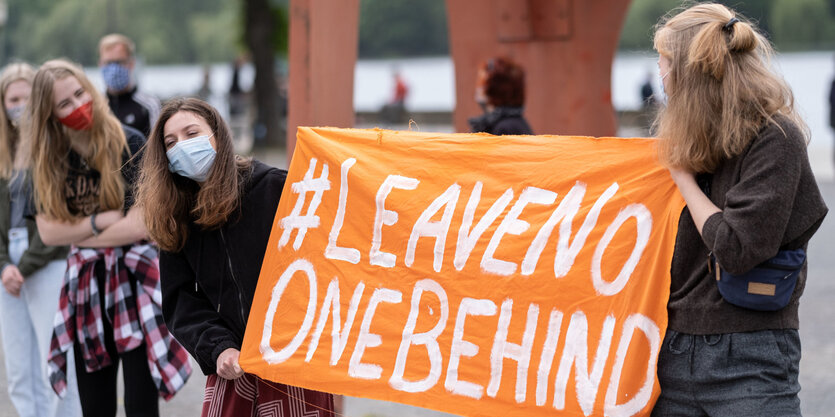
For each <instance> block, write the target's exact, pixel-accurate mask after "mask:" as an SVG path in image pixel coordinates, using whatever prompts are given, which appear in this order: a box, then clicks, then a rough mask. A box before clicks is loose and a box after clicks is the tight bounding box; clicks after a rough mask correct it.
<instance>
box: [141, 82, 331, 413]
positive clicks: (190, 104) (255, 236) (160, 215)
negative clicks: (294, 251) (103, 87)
mask: <svg viewBox="0 0 835 417" xmlns="http://www.w3.org/2000/svg"><path fill="white" fill-rule="evenodd" d="M286 176H287V172H286V171H284V170H279V169H276V168H272V167H269V166H267V165H264V164H262V163H260V162H258V161H254V160H252V159H248V158H242V157H240V156H236V155H235V154H234V150H233V145H232V137H231V134H230V131H229V128H228V127H227V126H226V123H225V122H224V121H223V119H221V117H220V115H219V114H218V112H217V110H215V109H214V108H213V107H212V106H210V105H209V104H208V103H206V102H203V101H201V100H198V99H194V98H180V99H174V100H171V101H169V102H168V103H167V104H166V105H165V107H164V108H163V109H162V114H161V116H160V120H159V122H158V123H157V124H156V126H155V127H154V130H153V132H151V137H150V139H149V140H148V146H147V149H146V151H145V158H144V161H143V165H142V177H141V180H140V183H139V190H138V199H139V200H138V201H139V204H140V205H141V206H142V207H143V210H144V216H143V217H144V219H145V223H146V224H147V229H148V233H149V235H150V237H151V238H152V239H153V240H154V241H155V242H157V243H158V244H159V247H160V249H162V252H161V254H160V270H161V273H162V277H161V281H162V307H163V313H164V314H163V315H164V317H165V321H166V323H167V324H168V327H169V328H170V329H171V332H172V333H173V334H174V335H175V336H176V338H177V340H179V341H181V342H182V343H183V345H184V346H185V347H186V349H188V351H189V352H190V353H191V355H192V356H193V357H194V358H195V359H196V360H197V363H198V364H199V365H200V369H202V370H203V373H204V374H206V375H208V378H207V380H206V396H205V399H204V402H203V404H204V408H203V414H202V415H203V416H210V415H211V416H255V415H258V416H262V415H270V416H296V415H298V416H301V415H305V416H316V417H320V416H322V417H324V416H332V415H333V397H332V396H331V395H330V394H326V393H321V392H316V391H311V390H306V389H302V388H296V387H290V386H287V385H284V384H278V383H272V382H269V381H264V380H262V379H260V378H259V377H257V376H255V375H252V374H247V373H244V371H243V370H242V369H241V367H240V365H239V364H238V357H239V355H240V349H241V344H242V343H243V337H244V330H245V329H246V322H247V318H248V317H249V310H250V307H251V306H252V299H253V297H254V295H255V287H256V284H257V282H258V276H259V273H260V271H261V263H262V261H263V258H264V252H265V250H266V247H267V241H268V240H269V237H270V230H272V222H273V217H274V216H275V211H276V208H277V207H278V201H279V198H280V197H281V190H282V189H283V188H284V181H285V179H286Z"/></svg>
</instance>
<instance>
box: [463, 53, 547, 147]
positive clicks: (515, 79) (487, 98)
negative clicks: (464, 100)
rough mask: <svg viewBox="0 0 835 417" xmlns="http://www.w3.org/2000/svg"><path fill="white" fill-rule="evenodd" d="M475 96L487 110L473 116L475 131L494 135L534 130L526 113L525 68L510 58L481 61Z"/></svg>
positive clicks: (471, 126) (523, 133) (471, 121)
mask: <svg viewBox="0 0 835 417" xmlns="http://www.w3.org/2000/svg"><path fill="white" fill-rule="evenodd" d="M475 96H476V102H478V104H479V105H480V106H481V108H482V110H484V114H482V115H481V116H477V117H473V118H471V119H469V123H470V128H471V130H472V131H473V132H486V133H490V134H491V135H532V134H533V130H531V127H530V125H529V124H528V121H527V120H525V117H524V115H523V113H524V108H523V107H522V106H523V105H524V104H525V70H524V69H522V67H521V66H520V65H518V64H516V63H515V62H513V61H512V60H511V59H510V58H506V57H498V58H491V59H489V60H487V62H485V63H484V64H482V65H481V67H480V68H479V69H478V76H477V79H476V93H475Z"/></svg>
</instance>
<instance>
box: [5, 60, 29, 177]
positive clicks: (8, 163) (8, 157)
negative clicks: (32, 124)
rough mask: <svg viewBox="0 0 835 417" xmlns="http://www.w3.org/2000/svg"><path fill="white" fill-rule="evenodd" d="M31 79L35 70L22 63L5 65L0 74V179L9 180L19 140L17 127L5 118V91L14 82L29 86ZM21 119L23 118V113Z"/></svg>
mask: <svg viewBox="0 0 835 417" xmlns="http://www.w3.org/2000/svg"><path fill="white" fill-rule="evenodd" d="M33 78H35V70H34V69H32V67H31V66H30V65H29V64H26V63H23V62H15V63H12V64H9V65H6V67H5V68H3V72H2V73H0V106H2V110H3V111H0V178H4V179H9V178H11V176H12V172H14V158H15V153H16V151H17V148H18V143H19V138H20V129H19V125H18V126H17V127H16V126H14V125H12V121H11V120H9V118H8V117H7V116H6V106H5V103H6V90H7V89H8V88H9V85H11V84H12V83H14V82H16V81H26V82H27V83H29V85H30V86H31V85H32V79H33ZM22 117H25V112H24V116H22ZM21 121H22V120H21Z"/></svg>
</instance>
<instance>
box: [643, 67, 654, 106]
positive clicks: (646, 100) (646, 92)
mask: <svg viewBox="0 0 835 417" xmlns="http://www.w3.org/2000/svg"><path fill="white" fill-rule="evenodd" d="M654 104H655V90H654V89H653V88H652V71H647V75H646V76H645V77H644V83H643V84H641V108H642V109H644V110H646V109H650V108H652V106H653V105H654Z"/></svg>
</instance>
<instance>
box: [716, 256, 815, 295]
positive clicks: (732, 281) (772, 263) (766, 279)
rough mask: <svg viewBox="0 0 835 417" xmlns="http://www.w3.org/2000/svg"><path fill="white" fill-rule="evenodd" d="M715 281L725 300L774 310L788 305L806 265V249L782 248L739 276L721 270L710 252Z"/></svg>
mask: <svg viewBox="0 0 835 417" xmlns="http://www.w3.org/2000/svg"><path fill="white" fill-rule="evenodd" d="M710 259H711V264H713V266H715V269H716V283H717V285H718V286H719V293H720V294H722V298H724V299H725V301H727V302H729V303H731V304H733V305H736V306H739V307H744V308H748V309H751V310H759V311H776V310H780V309H781V308H783V307H785V306H787V305H788V304H789V300H790V299H791V296H792V293H793V292H794V287H795V286H796V285H797V277H798V275H800V270H801V269H803V265H804V264H806V251H805V250H803V249H802V248H801V249H793V250H781V251H779V252H777V255H776V256H774V257H773V258H771V259H769V260H767V261H765V262H763V263H761V264H759V265H757V266H755V267H754V268H753V269H752V270H750V271H748V272H746V273H744V274H739V275H734V274H731V273H729V272H726V271H723V270H722V269H721V267H720V266H719V262H717V261H716V258H715V257H714V256H713V255H712V254H711V258H710Z"/></svg>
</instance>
